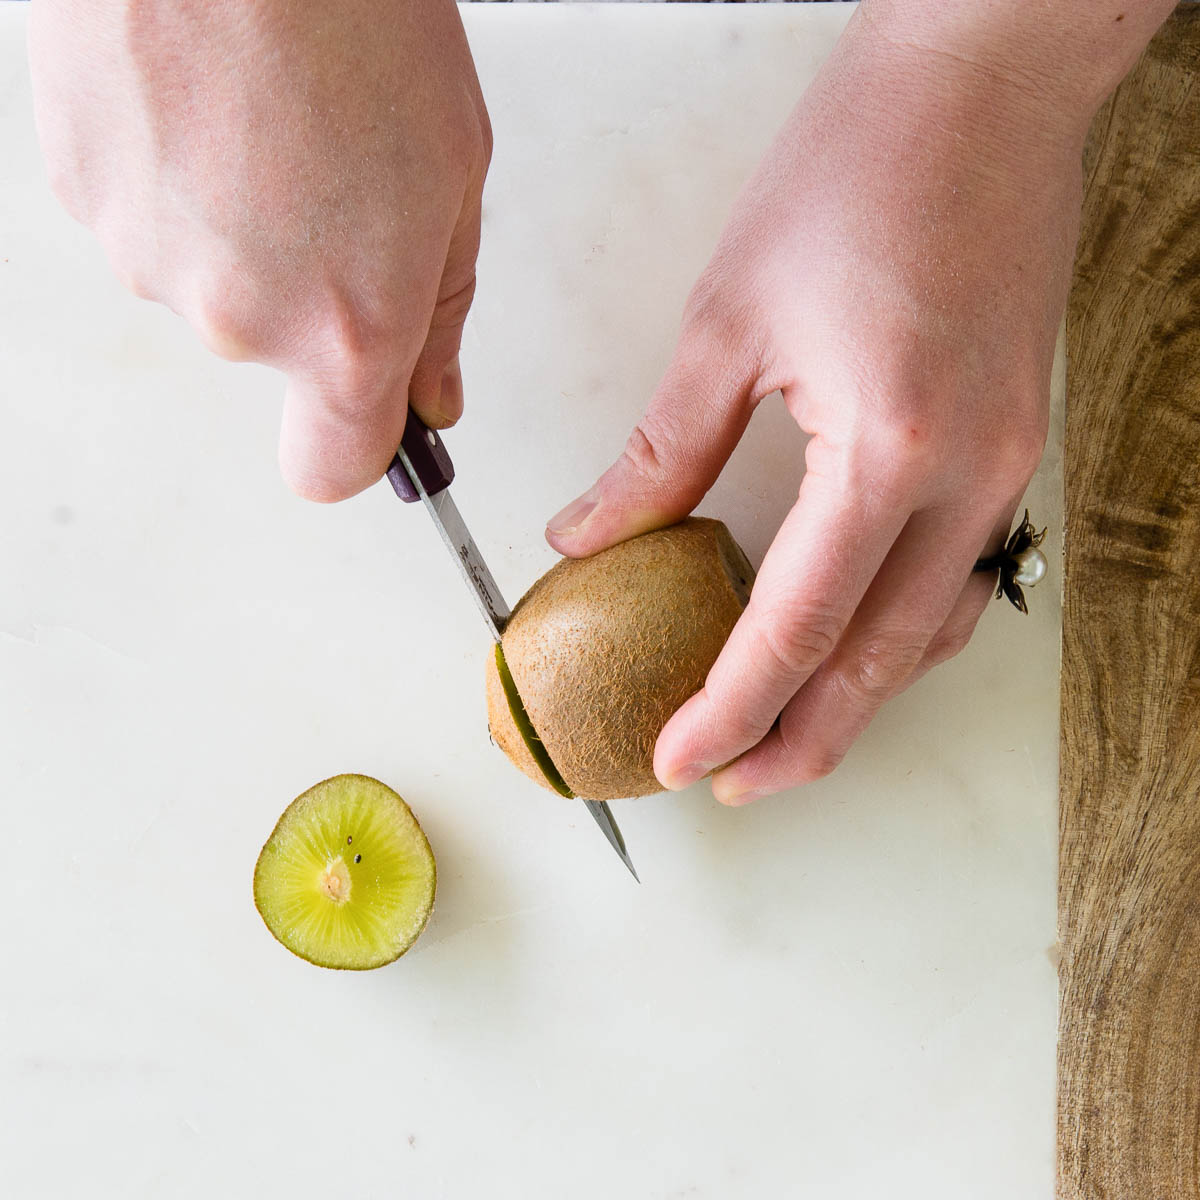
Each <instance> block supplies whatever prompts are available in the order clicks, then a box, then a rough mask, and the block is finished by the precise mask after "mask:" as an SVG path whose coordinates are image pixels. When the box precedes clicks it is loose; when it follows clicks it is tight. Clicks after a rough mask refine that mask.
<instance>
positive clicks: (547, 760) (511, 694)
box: [496, 643, 575, 798]
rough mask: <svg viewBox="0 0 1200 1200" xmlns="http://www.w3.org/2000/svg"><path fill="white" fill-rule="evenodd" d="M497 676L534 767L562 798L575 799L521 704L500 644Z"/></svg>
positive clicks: (497, 649)
mask: <svg viewBox="0 0 1200 1200" xmlns="http://www.w3.org/2000/svg"><path fill="white" fill-rule="evenodd" d="M496 674H497V675H498V676H499V678H500V686H501V687H502V688H503V689H504V699H505V700H506V701H507V702H508V711H509V715H510V716H511V717H512V721H513V724H514V725H515V726H516V727H517V732H518V733H519V734H520V735H521V740H522V741H523V742H524V743H525V749H526V750H528V751H529V754H530V757H532V759H533V763H534V766H536V767H537V769H538V770H539V771H540V772H541V773H542V774H543V775H544V776H545V777H546V782H547V783H548V784H549V785H550V786H551V788H553V789H554V791H556V792H557V793H558V794H559V795H560V796H566V797H568V798H572V797H574V795H575V793H574V792H573V791H571V789H570V788H569V787H567V783H566V780H565V779H563V777H562V776H561V775H560V774H559V773H558V768H557V767H556V766H555V765H554V762H553V760H552V759H551V757H550V755H549V753H548V752H547V750H546V745H545V743H544V742H543V741H542V739H541V738H540V737H538V735H537V730H536V729H534V727H533V722H532V721H531V720H530V719H529V714H528V713H527V712H526V711H525V705H524V704H522V703H521V696H520V693H518V691H517V685H516V684H515V683H513V677H512V672H511V671H510V670H509V669H508V663H506V662H505V661H504V651H503V650H502V649H501V648H500V644H499V643H497V644H496Z"/></svg>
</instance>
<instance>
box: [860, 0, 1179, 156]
mask: <svg viewBox="0 0 1200 1200" xmlns="http://www.w3.org/2000/svg"><path fill="white" fill-rule="evenodd" d="M1174 7H1175V0H1049V2H1048V3H1044V4H1041V5H1038V6H1033V5H1030V4H1028V3H1026V2H1025V0H993V2H992V3H989V4H981V3H978V2H977V0H863V3H862V6H861V10H860V13H859V16H860V20H861V22H862V30H861V32H862V34H863V36H865V37H868V38H876V39H879V41H880V42H882V43H884V44H886V45H887V46H888V47H889V48H890V50H891V52H892V53H894V54H895V55H897V56H898V57H901V58H904V57H907V58H909V59H910V60H913V61H914V63H915V62H919V61H923V62H924V63H925V64H926V68H927V70H930V71H933V72H937V73H942V72H945V73H946V74H948V75H950V76H952V77H957V78H973V80H974V86H975V87H977V88H978V89H980V90H981V91H994V92H996V93H997V94H999V95H1002V97H1003V101H1002V102H1004V103H1010V104H1012V105H1014V106H1016V107H1025V108H1027V109H1028V110H1030V111H1032V112H1039V113H1042V114H1044V115H1045V116H1046V118H1047V119H1050V120H1052V121H1053V122H1054V123H1055V124H1057V125H1058V127H1059V128H1060V129H1061V130H1062V131H1063V132H1064V133H1066V132H1075V133H1077V134H1078V135H1079V136H1080V137H1082V136H1083V134H1084V133H1085V132H1086V130H1087V127H1088V125H1089V123H1090V122H1091V119H1092V117H1093V116H1094V115H1095V112H1096V110H1097V109H1098V108H1099V106H1100V105H1101V104H1102V103H1103V101H1104V99H1105V97H1106V96H1107V95H1108V94H1109V93H1110V92H1111V91H1112V90H1113V89H1114V88H1115V87H1116V86H1117V84H1118V83H1120V81H1121V80H1122V79H1123V78H1124V77H1125V75H1126V74H1127V72H1128V71H1129V70H1130V68H1131V67H1132V66H1133V64H1134V63H1135V62H1136V61H1137V58H1138V56H1139V55H1140V54H1141V52H1142V51H1143V50H1144V49H1145V47H1146V44H1147V43H1148V42H1149V40H1150V38H1151V37H1152V36H1153V35H1154V33H1155V31H1156V30H1157V29H1158V27H1159V26H1160V25H1161V24H1162V23H1163V21H1165V20H1166V18H1167V17H1168V16H1169V15H1170V13H1171V11H1172V9H1173V8H1174Z"/></svg>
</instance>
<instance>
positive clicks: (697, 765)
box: [666, 762, 717, 792]
mask: <svg viewBox="0 0 1200 1200" xmlns="http://www.w3.org/2000/svg"><path fill="white" fill-rule="evenodd" d="M716 769H717V764H716V763H709V762H694V763H688V765H687V766H686V767H680V768H679V770H678V771H675V772H674V773H673V774H672V775H671V777H670V778H669V779H668V780H667V781H666V782H667V787H668V788H669V789H670V790H671V791H672V792H681V791H683V789H684V788H686V787H691V786H692V784H693V783H697V782H699V781H700V780H701V779H703V778H704V777H705V775H710V774H712V772H713V771H715V770H716Z"/></svg>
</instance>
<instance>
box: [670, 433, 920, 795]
mask: <svg viewBox="0 0 1200 1200" xmlns="http://www.w3.org/2000/svg"><path fill="white" fill-rule="evenodd" d="M864 443H865V439H862V440H860V442H859V443H858V447H857V449H856V450H855V452H853V453H849V454H844V453H839V452H837V450H836V449H835V448H831V447H828V446H826V445H825V444H824V442H823V440H822V439H821V438H819V437H816V438H813V439H812V441H810V442H809V444H808V448H807V451H806V454H805V457H806V461H807V462H808V470H807V472H806V474H805V477H804V480H803V482H802V484H801V486H800V498H799V500H798V502H797V504H796V505H795V507H794V508H793V509H792V511H791V512H790V513H789V514H788V516H787V518H786V519H785V521H784V523H783V525H782V526H781V528H780V530H779V533H778V535H777V536H776V538H775V541H774V542H773V543H772V545H771V548H770V549H769V550H768V551H767V556H766V558H765V559H764V561H763V565H762V569H761V571H760V572H759V575H758V578H757V580H756V581H755V584H754V589H753V591H752V593H751V595H750V603H749V604H748V605H747V607H746V611H745V612H744V613H743V614H742V616H741V618H740V619H739V621H738V623H737V624H736V625H735V626H734V629H733V632H732V633H731V634H730V637H729V640H728V642H726V644H725V647H724V648H723V649H722V651H721V653H720V655H719V656H718V658H717V661H716V662H715V663H714V664H713V667H712V670H711V671H710V672H709V674H708V678H707V679H706V680H705V684H704V687H703V688H702V689H701V691H699V692H698V693H697V694H696V695H695V696H693V697H692V698H691V699H690V700H688V701H687V703H686V704H684V705H683V707H682V708H681V709H680V710H679V711H678V712H677V713H676V714H675V715H674V716H673V717H672V718H671V720H670V721H668V722H667V725H666V727H665V728H664V729H663V731H662V733H661V734H660V735H659V739H658V744H657V746H656V749H655V757H654V769H655V774H656V775H657V776H658V778H659V779H660V780H661V781H662V783H663V784H664V785H665V786H666V787H669V788H673V789H678V788H681V787H686V786H687V785H688V784H689V783H694V782H695V781H696V780H697V779H699V778H701V777H703V776H704V775H706V774H708V772H709V771H711V770H713V768H714V767H716V766H717V765H718V764H720V763H726V762H729V761H730V760H731V759H733V758H736V757H737V756H738V755H740V754H743V753H744V752H745V751H746V750H749V749H750V747H751V746H753V745H755V744H756V743H757V742H758V741H759V740H760V739H761V738H762V737H763V736H764V735H765V734H766V732H767V731H768V730H769V729H770V728H771V726H772V724H773V723H774V721H775V718H776V717H777V716H778V715H779V713H780V712H781V711H782V709H783V706H784V705H785V704H787V702H788V701H789V700H790V699H791V698H792V697H793V696H794V695H795V694H796V692H797V691H798V689H799V688H800V686H801V685H802V684H803V683H804V682H805V681H806V680H807V679H808V678H809V676H810V675H812V673H813V672H814V671H815V670H816V669H817V667H818V666H820V664H821V663H822V662H823V661H824V660H825V658H827V657H828V656H829V654H831V653H832V652H833V650H834V648H835V647H836V646H837V644H838V642H839V641H840V639H841V637H842V634H843V632H844V631H845V629H846V627H847V625H848V624H849V622H850V619H851V617H852V616H853V614H854V611H855V609H856V608H857V607H858V604H859V601H860V600H861V599H862V597H863V595H864V593H865V592H866V590H867V588H868V586H869V585H870V583H871V580H872V579H873V578H874V577H875V574H876V572H877V571H878V570H879V567H880V564H882V563H883V561H884V559H885V558H886V556H887V554H888V552H889V551H890V550H891V548H892V546H893V544H894V543H895V541H896V538H897V537H899V536H900V532H901V530H902V529H903V528H904V525H905V522H906V521H907V519H908V516H909V514H910V513H911V512H912V508H913V493H914V491H915V489H916V487H918V486H919V481H918V480H917V479H915V478H910V479H905V478H904V477H903V475H902V474H899V473H898V474H897V475H896V477H895V478H894V479H892V480H887V479H886V478H880V477H879V476H881V475H882V472H881V471H880V470H879V469H878V468H877V466H876V464H878V463H879V462H880V461H881V459H880V457H879V456H878V455H877V454H873V453H870V452H869V451H867V449H866V446H865V444H864Z"/></svg>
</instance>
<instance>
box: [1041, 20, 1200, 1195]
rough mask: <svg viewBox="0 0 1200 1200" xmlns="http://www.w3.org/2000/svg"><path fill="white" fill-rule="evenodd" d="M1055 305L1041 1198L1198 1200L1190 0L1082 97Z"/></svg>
mask: <svg viewBox="0 0 1200 1200" xmlns="http://www.w3.org/2000/svg"><path fill="white" fill-rule="evenodd" d="M1085 172H1086V191H1085V202H1084V213H1083V231H1082V236H1081V240H1080V247H1079V253H1078V256H1077V261H1076V267H1075V279H1074V284H1073V289H1072V294H1071V300H1070V304H1069V308H1068V315H1067V347H1068V362H1069V368H1068V372H1069V373H1068V391H1067V435H1066V489H1067V495H1066V501H1067V503H1066V537H1065V545H1066V574H1065V589H1066V590H1065V597H1064V627H1063V683H1062V734H1061V737H1062V774H1061V784H1060V802H1061V808H1060V818H1059V825H1060V838H1061V846H1060V861H1059V930H1060V940H1061V943H1062V950H1063V954H1062V960H1061V964H1060V984H1061V1000H1060V1006H1061V1007H1060V1024H1059V1054H1058V1081H1059V1096H1058V1194H1059V1196H1060V1197H1062V1198H1065V1200H1076V1198H1083V1197H1086V1198H1087V1200H1185V1198H1190V1197H1200V12H1198V11H1196V9H1194V8H1193V9H1190V10H1181V11H1179V12H1177V13H1176V14H1175V16H1174V17H1172V19H1171V20H1170V21H1169V22H1168V24H1167V25H1166V26H1165V27H1164V29H1163V30H1162V32H1161V33H1160V34H1159V36H1158V37H1157V38H1156V39H1155V41H1154V42H1153V43H1152V44H1151V46H1150V48H1149V49H1148V50H1147V52H1146V54H1145V56H1144V57H1143V59H1142V61H1141V62H1140V63H1139V65H1138V66H1137V68H1135V70H1134V72H1133V73H1132V74H1131V75H1130V76H1129V78H1128V79H1126V81H1125V82H1124V83H1123V84H1122V85H1121V87H1120V89H1119V90H1118V91H1117V93H1116V95H1115V96H1114V97H1113V98H1112V100H1111V101H1110V102H1109V103H1108V104H1107V105H1106V106H1105V108H1104V109H1103V110H1102V111H1101V113H1100V114H1099V116H1098V117H1097V120H1096V122H1095V124H1094V125H1093V127H1092V132H1091V137H1090V141H1089V145H1088V149H1087V154H1086V158H1085Z"/></svg>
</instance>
